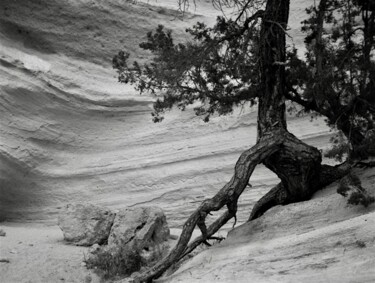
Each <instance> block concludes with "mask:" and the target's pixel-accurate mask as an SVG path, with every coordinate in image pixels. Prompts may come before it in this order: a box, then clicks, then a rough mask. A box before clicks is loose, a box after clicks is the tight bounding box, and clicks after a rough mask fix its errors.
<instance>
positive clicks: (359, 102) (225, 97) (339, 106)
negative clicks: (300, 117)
mask: <svg viewBox="0 0 375 283" xmlns="http://www.w3.org/2000/svg"><path fill="white" fill-rule="evenodd" d="M265 2H266V1H245V2H241V1H228V2H221V1H219V2H214V3H216V6H217V7H221V6H220V5H219V3H221V5H230V4H231V5H237V6H238V14H237V15H236V16H235V17H233V18H229V19H228V18H226V17H224V16H220V17H218V18H217V21H216V24H215V25H214V26H213V27H208V26H206V25H205V24H204V23H201V22H198V23H197V24H195V25H194V26H193V27H192V28H190V29H187V30H186V32H187V33H188V35H189V36H188V37H189V38H190V40H189V41H187V42H184V43H175V42H174V40H173V36H172V32H171V31H170V30H168V29H167V28H165V27H163V26H161V25H159V26H158V27H157V29H156V30H155V31H154V32H151V31H150V32H149V33H148V34H147V40H146V41H145V42H143V43H141V44H140V47H141V48H143V49H146V50H149V51H150V52H151V53H152V54H153V55H154V56H153V59H152V61H151V62H150V63H147V64H144V65H140V64H139V63H138V62H136V61H135V62H133V63H132V64H129V62H128V58H129V54H128V53H126V52H124V51H121V52H119V53H118V54H117V55H116V56H115V57H114V59H113V67H114V68H115V69H116V70H117V71H118V74H119V81H120V82H122V83H130V84H134V86H135V88H136V89H137V90H139V92H140V93H142V92H151V93H153V94H158V96H160V95H161V97H159V98H158V99H157V100H156V102H155V104H154V111H153V113H152V115H153V120H154V121H155V122H160V121H162V120H163V115H164V113H165V111H166V110H168V109H171V108H172V107H173V106H177V107H178V108H179V109H181V110H185V108H186V107H187V106H188V105H194V111H195V113H196V115H199V116H202V117H203V119H204V121H209V118H210V116H211V115H213V114H215V113H217V114H219V115H224V114H229V113H231V112H232V111H233V107H236V106H238V105H243V104H245V103H246V102H249V103H250V105H254V104H255V103H256V102H257V98H258V97H259V95H262V93H261V91H260V88H259V82H260V77H259V76H260V72H259V64H260V60H259V36H260V25H261V18H262V15H263V13H264V3H265ZM374 3H375V1H373V0H367V1H366V0H363V1H359V0H351V1H349V0H322V1H320V3H319V5H313V6H311V7H309V8H308V9H307V11H306V12H307V14H308V19H307V20H305V21H303V22H302V23H301V29H302V31H303V32H304V33H305V44H306V50H307V51H306V54H305V57H304V58H299V57H298V56H297V50H296V48H295V47H294V46H289V47H288V49H287V60H286V61H285V62H276V63H277V64H283V65H285V68H286V72H287V73H286V80H287V88H288V91H287V93H286V98H287V99H289V100H291V101H293V102H295V103H297V104H299V105H301V106H302V107H303V110H304V111H306V112H309V111H314V112H316V113H318V114H320V115H323V116H325V117H326V118H327V123H328V124H329V125H330V126H331V127H334V128H337V129H338V130H341V131H342V133H343V134H344V135H345V136H346V138H347V139H348V140H349V141H350V143H345V142H342V143H340V144H341V145H344V146H345V149H347V150H349V149H353V148H354V147H355V148H359V149H361V146H362V145H363V144H366V143H368V139H369V138H368V137H366V135H367V136H369V135H371V137H372V136H373V134H372V132H370V134H368V132H369V131H370V130H373V129H374V117H375V106H374V105H375V94H374V93H375V91H374V89H375V60H374V48H375V45H374V39H375V38H374V37H375V8H374V7H375V4H374ZM285 32H286V33H287V30H285ZM336 140H338V139H337V138H336ZM362 149H363V148H362ZM368 153H369V152H367V151H365V152H361V151H359V154H362V155H366V154H368Z"/></svg>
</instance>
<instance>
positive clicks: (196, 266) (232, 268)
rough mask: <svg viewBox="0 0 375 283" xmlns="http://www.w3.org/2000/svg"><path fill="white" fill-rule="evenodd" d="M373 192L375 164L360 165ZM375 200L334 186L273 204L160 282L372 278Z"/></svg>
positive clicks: (371, 280) (187, 282) (324, 280)
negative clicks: (349, 199)
mask: <svg viewBox="0 0 375 283" xmlns="http://www.w3.org/2000/svg"><path fill="white" fill-rule="evenodd" d="M359 175H360V176H361V178H362V180H363V186H364V187H366V188H368V189H369V191H371V192H372V194H375V186H374V185H375V170H373V169H372V170H368V171H365V172H363V171H360V172H359ZM374 255H375V204H374V203H373V204H372V205H371V206H369V207H368V208H364V207H360V206H350V205H347V203H346V200H345V199H344V198H343V197H342V196H340V195H339V194H337V193H336V186H335V185H332V186H330V187H329V188H327V189H324V190H322V191H320V192H318V193H317V194H316V195H315V196H314V197H313V199H312V200H310V201H307V202H302V203H297V204H291V205H287V206H278V207H275V208H273V209H271V210H269V211H268V212H267V213H266V214H265V215H264V216H262V217H261V218H259V219H257V220H255V221H252V222H251V223H248V224H244V225H242V226H239V227H237V228H235V229H234V230H232V231H230V233H229V235H228V239H227V240H226V241H224V242H222V243H221V244H218V245H216V246H214V247H213V248H211V249H208V250H206V251H204V252H202V253H200V254H199V255H197V256H195V257H194V258H192V259H190V260H188V261H187V262H186V263H184V264H183V265H182V266H181V267H180V268H179V270H177V272H176V273H175V274H174V275H172V276H170V277H169V278H165V279H164V280H160V282H186V283H191V282H244V283H245V282H311V283H315V282H358V283H359V282H361V283H363V282H374V281H375V268H374V267H375V257H374Z"/></svg>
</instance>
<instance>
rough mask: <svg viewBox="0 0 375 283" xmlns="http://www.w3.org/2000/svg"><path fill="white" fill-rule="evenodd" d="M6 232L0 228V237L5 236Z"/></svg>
mask: <svg viewBox="0 0 375 283" xmlns="http://www.w3.org/2000/svg"><path fill="white" fill-rule="evenodd" d="M6 234H7V233H5V231H4V230H3V229H0V237H5V236H6Z"/></svg>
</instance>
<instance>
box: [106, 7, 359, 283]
mask: <svg viewBox="0 0 375 283" xmlns="http://www.w3.org/2000/svg"><path fill="white" fill-rule="evenodd" d="M218 2H219V3H221V4H228V5H229V4H233V5H235V6H237V7H238V9H239V13H238V16H237V18H235V19H229V20H227V19H225V18H224V17H219V18H218V19H217V23H216V25H215V26H214V27H213V28H208V27H206V26H205V25H204V24H202V23H197V24H196V25H195V26H194V27H193V28H191V29H189V30H188V32H189V33H190V35H191V36H192V38H193V41H192V42H189V43H185V44H181V43H180V44H175V43H174V42H173V39H172V35H171V32H169V31H165V29H164V28H163V27H162V26H159V27H158V28H157V30H156V31H155V32H154V33H152V32H150V33H149V34H148V35H147V41H146V42H144V43H142V44H141V45H140V46H141V47H142V48H144V49H146V50H150V51H151V52H152V53H153V54H154V55H155V56H154V59H153V61H152V62H151V63H149V64H146V65H140V64H139V63H137V62H134V63H133V64H132V65H131V66H129V65H128V62H127V60H128V59H129V55H128V54H127V53H125V52H120V53H119V54H118V55H116V56H115V57H114V59H113V66H114V68H116V69H117V70H118V73H119V80H120V81H121V82H123V83H130V84H134V85H135V87H136V89H138V90H139V91H140V92H144V91H150V92H153V93H163V97H162V98H161V99H158V100H157V101H156V102H155V104H154V112H153V118H154V121H155V122H160V121H161V120H162V119H163V117H162V115H163V112H164V111H165V110H167V109H170V108H172V107H173V106H178V107H179V108H180V109H182V110H184V109H185V107H186V106H188V105H191V104H195V105H197V102H199V103H200V104H199V106H197V107H195V108H194V110H195V112H196V114H197V115H200V116H202V117H203V119H204V120H205V121H208V120H209V118H210V116H211V115H212V114H214V113H218V114H219V115H222V114H227V113H230V112H231V111H232V109H233V107H234V106H236V105H238V104H242V103H244V102H250V104H251V105H253V104H254V103H255V102H256V101H257V102H258V138H257V143H256V145H254V146H253V147H251V148H249V149H248V150H246V151H245V152H243V153H242V154H241V156H240V157H239V159H238V161H237V163H236V165H235V168H234V174H233V176H232V178H231V180H230V181H229V182H228V183H227V184H226V185H225V186H224V187H223V188H221V190H219V192H218V193H217V194H216V195H215V196H213V197H212V198H211V199H207V200H205V201H203V203H202V204H201V205H200V206H199V207H198V208H197V210H196V211H195V212H194V213H193V214H192V215H191V216H190V217H189V218H188V219H187V221H186V222H185V224H184V225H183V230H182V233H181V236H180V238H179V240H178V243H177V244H176V246H175V247H174V248H173V249H172V250H171V252H170V253H169V254H168V255H167V256H166V257H165V258H164V259H163V260H162V261H160V262H159V263H157V264H156V265H155V266H153V267H152V268H150V269H148V270H146V271H145V272H143V273H142V274H140V275H139V276H138V277H137V278H135V281H139V282H150V281H152V279H154V278H157V277H159V276H160V275H162V273H163V272H164V271H165V270H166V269H168V268H169V267H170V266H171V265H172V264H174V263H176V262H178V261H179V260H180V259H182V258H183V257H184V256H185V255H187V254H188V253H190V252H191V251H192V250H193V249H195V248H196V247H197V246H198V245H200V244H202V243H207V240H208V239H210V238H212V236H213V235H214V234H215V233H216V232H217V231H218V230H219V229H220V228H221V227H222V226H223V225H224V224H226V223H227V222H228V221H229V220H230V219H232V218H235V217H236V212H237V201H238V198H239V197H240V195H241V194H242V192H243V191H244V189H245V188H246V187H247V185H248V183H249V178H250V176H251V174H252V172H253V170H254V169H255V167H256V166H257V165H258V164H260V163H263V164H265V166H266V167H267V168H269V169H270V170H272V171H273V172H274V173H275V174H276V175H277V176H278V177H279V178H280V180H281V182H280V183H279V184H278V185H277V186H275V187H274V188H272V189H271V190H270V191H269V192H268V193H267V194H266V195H265V196H264V197H263V198H261V199H260V200H259V202H258V203H257V204H256V205H255V207H254V208H253V211H252V212H251V214H250V217H249V220H252V219H255V218H257V217H259V216H261V215H262V214H263V213H264V212H265V211H266V210H268V209H269V208H271V207H273V206H275V205H279V204H288V203H292V202H298V201H303V200H308V199H309V198H310V197H311V196H312V195H313V194H314V193H315V192H316V191H317V190H319V189H321V188H323V187H324V186H326V185H328V184H330V183H332V182H333V181H335V180H337V179H340V178H342V177H343V176H345V175H347V174H348V173H349V171H350V169H351V166H352V164H353V163H352V162H344V163H342V164H340V165H338V166H334V167H333V166H328V165H322V164H321V161H322V157H321V153H320V151H319V150H318V149H316V148H315V147H312V146H310V145H307V144H305V143H304V142H302V141H301V140H299V139H298V138H296V137H295V136H294V135H293V134H291V133H290V132H288V130H287V122H286V115H285V111H286V106H285V101H286V99H287V98H289V99H291V98H293V100H294V101H297V102H298V101H299V100H300V104H301V105H302V106H304V105H303V104H304V103H305V104H308V102H311V101H313V102H316V103H315V104H314V103H312V104H313V105H314V107H316V108H317V109H319V107H325V106H324V104H322V105H323V106H322V105H321V104H319V103H317V101H316V99H317V98H316V97H314V96H310V97H308V98H306V97H305V96H304V94H300V93H298V91H297V90H298V88H301V86H302V85H306V82H305V84H304V83H303V82H301V80H303V78H301V80H300V79H299V78H298V74H295V73H294V74H293V72H292V70H291V69H290V68H291V67H290V66H291V65H293V64H294V65H295V66H298V68H300V70H302V69H303V68H305V69H306V68H307V67H306V65H303V64H302V62H301V61H298V60H297V58H296V57H295V56H293V52H291V53H287V51H286V32H287V25H288V17H289V4H290V3H289V0H267V1H264V0H263V1H260V0H248V1H240V0H233V1H220V0H214V3H218ZM317 52H319V50H317ZM316 54H317V56H318V55H319V54H318V53H316ZM319 56H320V55H319ZM296 68H297V67H296ZM321 75H322V74H317V75H316V78H317V77H319V76H321ZM307 77H308V76H306V78H305V79H307ZM308 110H310V109H308ZM312 110H315V109H313V108H312ZM323 110H325V108H323ZM323 110H322V111H321V112H322V114H323V115H324V111H323ZM223 207H226V210H225V212H224V213H223V214H222V215H221V216H220V217H219V218H218V219H216V221H214V222H213V223H212V224H211V225H209V226H206V224H205V218H206V216H207V215H208V214H209V213H210V212H211V211H218V210H220V209H221V208H223ZM195 227H198V228H199V229H200V231H201V232H202V235H201V236H200V237H198V238H197V239H195V240H194V241H192V242H190V244H189V241H190V239H191V235H192V232H193V230H194V228H195Z"/></svg>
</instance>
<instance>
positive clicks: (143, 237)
mask: <svg viewBox="0 0 375 283" xmlns="http://www.w3.org/2000/svg"><path fill="white" fill-rule="evenodd" d="M168 239H169V228H168V224H167V221H166V217H165V215H164V212H163V210H162V209H160V208H158V207H135V208H127V209H123V210H121V211H119V212H118V213H116V217H115V220H114V223H113V226H112V229H111V232H110V235H109V237H108V244H107V245H104V246H100V248H99V249H98V247H97V246H93V247H92V248H91V249H90V254H89V257H88V259H87V263H88V267H89V268H95V267H97V268H99V269H102V268H103V267H104V268H106V269H107V270H106V272H107V273H108V274H117V273H119V272H120V273H123V275H125V274H127V275H130V274H131V273H132V272H134V271H137V270H139V269H140V268H141V267H142V266H145V265H146V266H147V265H152V264H154V263H155V262H157V261H158V260H160V259H161V258H162V257H163V256H164V255H165V254H166V252H167V251H168V248H169V245H168ZM108 266H109V267H111V268H113V270H112V269H111V268H109V269H108Z"/></svg>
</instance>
